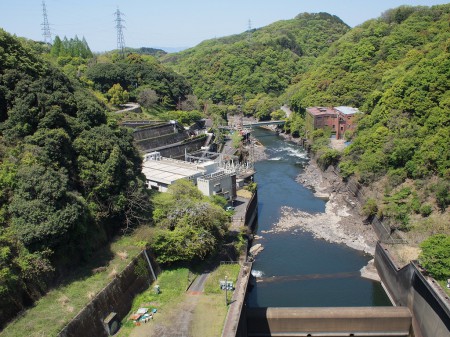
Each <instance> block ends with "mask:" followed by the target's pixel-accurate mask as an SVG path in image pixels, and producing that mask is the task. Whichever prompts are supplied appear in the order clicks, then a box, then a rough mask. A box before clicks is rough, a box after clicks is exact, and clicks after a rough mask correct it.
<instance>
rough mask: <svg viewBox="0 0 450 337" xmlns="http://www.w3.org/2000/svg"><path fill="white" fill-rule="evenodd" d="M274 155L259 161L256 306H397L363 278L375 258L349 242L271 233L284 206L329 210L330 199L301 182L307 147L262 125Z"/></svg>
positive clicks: (251, 300) (258, 133)
mask: <svg viewBox="0 0 450 337" xmlns="http://www.w3.org/2000/svg"><path fill="white" fill-rule="evenodd" d="M254 136H255V137H256V138H257V139H258V140H259V141H260V142H261V143H262V144H263V145H264V146H265V147H266V153H267V154H268V159H267V160H263V161H260V162H258V163H256V170H257V173H256V177H255V178H256V182H257V183H258V207H259V210H258V229H257V233H258V234H259V235H262V236H263V239H261V240H259V241H258V243H261V244H262V245H263V246H264V251H262V252H261V253H259V254H258V256H257V258H256V261H255V263H254V264H253V273H254V274H259V275H262V278H261V280H262V282H257V283H256V286H255V287H253V288H252V289H251V291H250V292H249V296H248V304H249V306H251V307H267V306H271V307H324V306H383V305H391V303H390V301H389V299H388V297H387V296H386V294H385V292H384V290H383V288H382V287H381V285H380V284H379V283H378V282H373V281H370V280H366V279H363V278H361V277H360V276H359V270H360V269H361V268H362V267H363V266H365V265H366V264H367V262H368V261H369V260H370V259H371V258H372V257H371V256H369V255H366V254H364V253H362V252H359V251H357V250H354V249H351V248H348V247H347V246H345V245H339V244H331V243H328V242H325V241H324V240H320V239H315V238H314V237H313V236H312V235H311V234H310V233H307V232H303V231H300V230H295V229H293V230H292V231H290V232H285V233H266V234H262V233H261V231H262V230H269V229H271V228H272V226H273V224H274V223H276V222H277V220H278V219H279V217H280V210H281V207H282V206H289V207H292V208H294V209H299V210H302V211H305V212H309V213H317V212H324V210H325V202H326V201H324V200H322V199H319V198H316V197H315V196H314V195H313V192H312V191H311V190H309V189H307V188H305V187H303V186H302V185H301V184H299V183H297V182H296V181H295V178H296V177H297V176H298V174H299V173H300V172H302V170H303V167H304V165H305V164H306V163H307V162H308V157H307V155H306V153H305V152H304V151H303V149H302V148H301V147H299V146H298V145H295V144H291V143H288V142H285V141H284V140H283V139H282V138H280V137H279V136H276V135H275V134H274V133H272V132H269V131H266V130H263V129H256V130H255V131H254Z"/></svg>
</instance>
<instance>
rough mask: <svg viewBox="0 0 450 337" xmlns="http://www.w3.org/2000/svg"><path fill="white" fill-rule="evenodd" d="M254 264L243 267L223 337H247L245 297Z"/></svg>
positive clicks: (246, 264)
mask: <svg viewBox="0 0 450 337" xmlns="http://www.w3.org/2000/svg"><path fill="white" fill-rule="evenodd" d="M251 270H252V263H251V262H245V263H243V264H242V265H241V270H240V272H239V276H238V280H237V282H236V289H235V290H234V293H233V298H232V300H231V302H230V307H229V309H228V314H227V317H226V319H225V325H224V328H223V331H222V337H247V319H246V315H245V296H246V294H247V287H248V282H249V280H250V275H251Z"/></svg>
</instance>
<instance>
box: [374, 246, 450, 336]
mask: <svg viewBox="0 0 450 337" xmlns="http://www.w3.org/2000/svg"><path fill="white" fill-rule="evenodd" d="M375 266H376V267H377V270H378V273H379V275H380V277H381V280H382V282H383V284H384V285H385V287H386V288H387V290H388V292H389V294H390V295H391V297H392V299H393V300H394V302H395V304H397V305H399V306H404V307H408V308H409V309H410V311H411V312H412V314H413V332H414V336H415V337H422V336H423V337H437V336H439V337H441V336H442V337H446V336H450V301H449V298H448V296H446V295H445V294H439V292H438V291H439V287H433V286H432V284H433V281H432V280H431V284H430V282H428V281H427V279H426V277H425V276H424V275H423V274H422V272H421V271H420V270H419V268H418V267H417V265H416V264H415V263H414V262H412V263H410V264H408V265H406V266H405V267H403V268H400V267H398V266H397V265H396V264H395V263H394V262H393V259H392V258H391V256H390V254H389V251H388V250H387V249H386V248H385V247H384V246H383V245H382V244H380V243H379V244H378V245H377V248H376V251H375Z"/></svg>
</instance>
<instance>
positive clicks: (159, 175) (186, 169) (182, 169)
mask: <svg viewBox="0 0 450 337" xmlns="http://www.w3.org/2000/svg"><path fill="white" fill-rule="evenodd" d="M217 167H218V165H217V163H215V162H213V161H207V162H204V163H190V162H186V161H182V160H177V159H171V158H165V157H161V154H160V153H159V152H151V153H147V154H145V156H144V162H143V164H142V173H143V174H144V175H145V178H146V182H147V187H148V188H151V189H154V190H158V191H160V192H166V191H167V188H168V187H169V186H170V185H171V184H173V183H174V182H175V181H177V180H179V179H188V180H191V181H193V183H194V184H196V182H197V178H198V177H201V176H203V175H205V174H210V173H212V172H214V171H216V170H217Z"/></svg>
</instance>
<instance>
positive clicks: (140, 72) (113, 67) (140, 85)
mask: <svg viewBox="0 0 450 337" xmlns="http://www.w3.org/2000/svg"><path fill="white" fill-rule="evenodd" d="M84 76H85V77H86V78H87V79H88V81H92V82H91V83H92V84H93V87H94V88H95V89H97V90H99V91H100V92H102V93H103V94H107V92H108V90H109V89H111V88H112V87H113V85H115V84H120V86H121V87H122V88H123V89H124V90H127V91H128V92H129V94H130V99H131V100H136V99H137V98H138V97H139V95H140V94H141V93H142V91H145V90H152V93H153V94H152V95H153V96H154V97H155V100H156V102H155V103H158V104H159V105H160V106H162V107H163V108H173V107H175V106H176V105H177V104H178V102H179V101H180V100H185V99H186V97H187V96H188V95H189V94H190V93H192V89H191V86H190V85H189V83H188V82H187V81H186V79H184V78H183V77H182V76H180V75H178V74H176V73H175V72H174V71H173V70H171V69H169V68H168V67H166V66H164V65H162V64H161V63H159V61H157V60H156V59H155V58H154V57H153V56H150V55H139V54H136V53H131V54H128V55H127V56H126V57H125V58H120V57H119V56H118V55H117V54H104V55H101V56H99V57H97V59H96V62H92V63H91V64H90V65H88V67H87V69H86V71H85V72H84Z"/></svg>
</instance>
